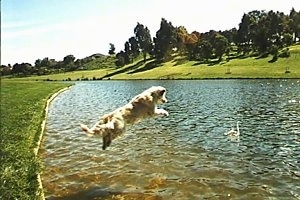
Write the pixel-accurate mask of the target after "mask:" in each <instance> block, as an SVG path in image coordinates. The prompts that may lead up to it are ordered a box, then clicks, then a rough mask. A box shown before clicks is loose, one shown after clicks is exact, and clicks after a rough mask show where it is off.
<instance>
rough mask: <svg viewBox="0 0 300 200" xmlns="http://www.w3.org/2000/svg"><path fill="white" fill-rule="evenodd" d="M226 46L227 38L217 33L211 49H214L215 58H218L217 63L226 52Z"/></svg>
mask: <svg viewBox="0 0 300 200" xmlns="http://www.w3.org/2000/svg"><path fill="white" fill-rule="evenodd" d="M228 46H229V44H228V40H227V38H226V37H225V36H223V35H221V34H219V33H217V34H216V35H215V38H214V44H213V47H214V48H215V53H216V56H217V57H219V61H221V60H222V56H223V54H224V53H225V52H226V51H227V49H228Z"/></svg>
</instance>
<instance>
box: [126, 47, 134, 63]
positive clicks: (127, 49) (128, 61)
mask: <svg viewBox="0 0 300 200" xmlns="http://www.w3.org/2000/svg"><path fill="white" fill-rule="evenodd" d="M124 46H125V49H124V50H125V52H124V63H125V64H129V63H130V62H133V61H132V60H131V59H130V57H132V56H131V48H130V43H129V42H128V41H126V42H125V45H124Z"/></svg>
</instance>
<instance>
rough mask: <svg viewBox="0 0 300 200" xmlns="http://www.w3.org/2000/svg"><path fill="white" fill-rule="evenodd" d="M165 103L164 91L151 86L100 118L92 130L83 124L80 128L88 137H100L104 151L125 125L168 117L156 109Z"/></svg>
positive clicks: (166, 113) (163, 111) (158, 87)
mask: <svg viewBox="0 0 300 200" xmlns="http://www.w3.org/2000/svg"><path fill="white" fill-rule="evenodd" d="M165 102H167V99H166V89H165V88H164V87H161V86H152V87H151V88H149V89H147V90H145V91H144V92H142V93H141V94H139V95H137V96H135V97H134V98H133V99H132V100H131V101H130V102H129V103H127V104H126V105H124V106H122V107H120V108H118V109H116V110H114V111H113V112H111V113H108V114H106V115H104V116H102V117H101V118H100V120H99V121H98V122H97V123H96V124H95V125H94V126H93V127H92V128H88V126H86V125H84V124H81V128H82V130H83V131H85V132H86V133H87V134H88V135H89V136H99V137H102V138H103V145H102V149H103V150H105V149H106V148H107V147H108V146H110V144H111V142H112V140H113V139H115V138H117V137H119V136H120V135H122V134H123V133H124V132H125V130H126V125H127V124H135V123H137V122H139V121H141V120H143V119H145V118H149V117H154V116H157V115H164V116H168V115H169V113H168V112H167V111H166V110H164V109H159V108H157V104H161V103H165Z"/></svg>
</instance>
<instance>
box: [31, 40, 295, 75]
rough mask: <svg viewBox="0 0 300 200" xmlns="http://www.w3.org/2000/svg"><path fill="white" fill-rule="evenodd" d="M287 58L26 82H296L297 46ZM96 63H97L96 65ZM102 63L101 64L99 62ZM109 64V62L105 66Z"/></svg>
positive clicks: (109, 70) (129, 68)
mask: <svg viewBox="0 0 300 200" xmlns="http://www.w3.org/2000/svg"><path fill="white" fill-rule="evenodd" d="M290 53H291V55H290V57H288V58H279V59H278V60H277V61H276V62H270V61H271V60H272V56H268V57H265V58H257V57H240V58H234V59H233V58H232V59H231V58H229V59H228V58H224V59H223V61H222V62H220V63H219V62H217V61H214V60H212V61H210V62H206V63H203V62H197V61H188V60H187V59H185V58H184V57H179V56H178V57H176V58H175V59H173V60H172V61H169V62H166V63H156V62H155V60H154V59H148V60H147V61H146V63H144V62H143V61H142V60H140V61H136V62H135V63H133V64H129V65H126V66H124V67H121V68H116V67H115V66H114V65H113V64H111V65H112V66H109V64H107V67H106V68H101V69H99V68H98V69H97V70H82V71H75V72H68V73H62V74H53V75H47V76H36V77H29V78H25V79H29V80H67V79H68V80H87V79H88V80H93V79H94V80H95V79H102V78H103V79H209V78H300V64H299V63H300V44H298V45H294V46H291V47H290ZM96 62H97V61H93V62H91V63H89V66H88V69H91V68H96V67H97V63H96ZM99 62H100V61H99ZM101 62H102V61H101ZM108 63H111V62H108ZM102 64H103V63H102Z"/></svg>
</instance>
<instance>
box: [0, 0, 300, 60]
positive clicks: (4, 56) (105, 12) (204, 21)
mask: <svg viewBox="0 0 300 200" xmlns="http://www.w3.org/2000/svg"><path fill="white" fill-rule="evenodd" d="M292 7H294V8H295V9H296V10H300V0H284V1H283V0H208V1H207V0H205V1H204V0H184V1H178V0H2V1H1V64H4V65H7V64H12V65H13V64H15V63H21V62H29V63H31V64H34V62H35V60H37V59H38V58H40V59H43V58H45V57H48V58H53V59H55V60H62V59H63V57H64V56H66V55H69V54H72V55H74V56H75V57H76V58H84V57H86V56H89V55H92V54H94V53H102V54H107V52H108V50H109V45H108V44H109V43H113V44H115V46H116V49H117V51H119V50H121V49H124V43H125V42H126V41H127V40H128V38H130V37H131V36H133V35H134V33H133V29H134V27H135V26H136V24H137V22H139V23H141V24H144V25H145V26H147V27H148V28H149V29H150V33H151V36H152V37H154V36H155V33H156V31H157V30H158V29H159V26H160V21H161V18H165V19H166V20H168V21H171V22H172V24H173V25H174V26H181V25H183V26H185V27H186V29H187V30H188V31H189V32H192V31H194V30H196V31H198V32H206V31H209V30H226V29H230V28H233V27H237V26H238V24H239V23H240V21H241V18H242V15H243V14H244V13H247V12H249V11H252V10H267V11H269V10H274V11H281V12H284V13H286V14H288V13H289V12H290V10H291V9H292Z"/></svg>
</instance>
